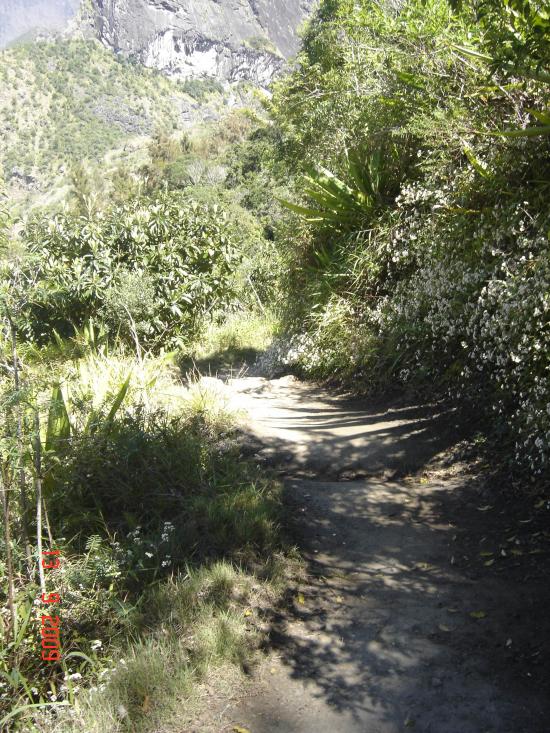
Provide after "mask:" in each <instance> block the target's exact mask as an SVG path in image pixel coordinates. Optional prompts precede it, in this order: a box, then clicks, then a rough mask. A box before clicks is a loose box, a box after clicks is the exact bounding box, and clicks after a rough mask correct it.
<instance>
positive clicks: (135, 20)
mask: <svg viewBox="0 0 550 733" xmlns="http://www.w3.org/2000/svg"><path fill="white" fill-rule="evenodd" d="M315 1H316V0H89V2H90V3H91V4H89V5H87V6H85V7H84V8H83V11H82V13H81V18H82V19H83V21H82V22H81V27H83V26H87V28H88V32H91V33H93V35H95V36H97V37H98V38H99V39H100V40H101V42H102V43H103V44H104V45H105V46H107V47H108V48H111V49H112V50H113V51H115V52H116V53H120V54H124V55H126V56H131V57H134V58H136V60H138V61H140V62H141V63H143V64H144V65H145V66H149V67H153V68H157V69H159V70H161V71H162V72H164V73H165V74H167V75H169V76H174V77H179V78H189V77H194V76H212V77H217V78H218V79H224V80H227V81H239V80H250V81H253V82H255V83H257V84H260V85H266V84H268V83H269V82H270V81H271V79H272V78H273V76H274V74H275V73H276V72H277V71H278V70H279V69H280V68H281V66H282V64H283V63H284V60H285V59H286V58H288V57H290V56H292V55H293V54H294V53H296V51H297V50H298V46H299V39H298V35H297V30H298V28H299V26H300V25H301V23H302V21H303V20H304V19H305V18H306V17H307V15H308V14H309V12H310V11H311V9H312V7H313V5H314V3H315Z"/></svg>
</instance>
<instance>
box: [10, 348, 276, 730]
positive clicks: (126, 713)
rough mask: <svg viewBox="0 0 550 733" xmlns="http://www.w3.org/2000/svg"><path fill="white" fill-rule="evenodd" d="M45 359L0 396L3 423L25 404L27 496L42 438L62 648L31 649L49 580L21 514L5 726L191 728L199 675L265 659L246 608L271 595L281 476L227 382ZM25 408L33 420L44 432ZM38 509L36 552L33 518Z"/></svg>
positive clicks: (160, 360)
mask: <svg viewBox="0 0 550 733" xmlns="http://www.w3.org/2000/svg"><path fill="white" fill-rule="evenodd" d="M49 353H50V357H51V354H52V352H51V350H50V352H49ZM63 353H67V350H66V349H65V350H64V351H63ZM69 353H70V352H69ZM33 355H34V357H36V352H35V351H34V350H33V349H32V348H29V349H27V350H25V348H23V349H21V351H20V352H19V357H18V358H19V360H20V364H21V383H22V384H24V385H30V384H32V390H31V391H29V390H30V387H27V386H25V387H24V389H25V390H27V391H26V392H25V396H24V399H23V395H21V394H20V395H16V397H17V399H16V397H14V393H13V390H12V391H11V392H10V390H9V385H8V384H7V383H4V395H5V397H4V401H3V403H2V405H3V409H4V410H5V411H7V412H6V414H7V415H8V417H9V416H10V415H12V416H13V410H14V409H15V408H16V407H17V405H21V406H22V409H23V416H24V420H23V427H24V431H23V434H22V435H21V444H22V453H21V454H20V455H19V457H18V458H17V457H14V460H17V461H18V463H16V464H14V469H15V472H14V479H13V480H14V481H15V480H16V479H17V477H18V473H17V467H18V466H20V467H21V468H22V470H23V472H24V473H25V474H28V476H27V482H26V484H25V491H26V495H27V498H28V500H29V501H30V500H31V499H32V492H31V488H32V487H33V485H34V486H35V485H36V480H35V482H34V484H33V480H32V479H33V476H32V475H31V470H32V462H31V463H28V462H27V458H26V451H27V448H26V447H25V446H26V443H27V440H29V441H30V443H31V444H32V445H35V446H36V445H37V444H38V441H39V442H40V445H41V455H42V463H41V469H40V476H41V486H42V495H43V499H42V501H43V520H44V521H45V522H46V523H47V530H46V526H45V528H44V532H43V543H44V546H45V547H50V546H51V545H52V544H53V546H55V548H56V549H59V550H60V551H61V556H62V563H61V565H60V567H59V568H58V569H54V570H51V571H49V572H48V574H47V576H46V578H45V581H44V582H45V592H48V593H50V592H51V593H58V594H59V595H60V597H61V599H62V602H61V605H60V607H59V615H60V617H61V619H62V644H63V655H62V657H61V660H60V661H59V662H56V663H51V664H48V665H46V664H45V663H43V662H42V661H41V659H40V655H39V653H38V652H37V644H38V648H39V639H38V636H37V634H38V627H37V624H36V622H35V617H36V613H37V612H39V609H40V605H38V606H37V603H38V604H39V601H37V599H39V597H40V592H41V588H40V585H39V582H38V578H37V575H36V565H35V561H34V560H31V564H30V567H29V566H27V562H26V559H25V547H24V541H23V538H22V534H21V532H22V525H21V518H20V515H18V514H17V513H16V512H15V511H14V512H12V515H11V518H10V524H9V527H10V529H11V532H12V538H11V539H10V547H11V549H12V553H11V560H10V566H9V567H8V566H7V564H6V562H5V558H6V555H5V554H3V555H2V564H1V565H0V569H1V572H2V574H3V576H4V578H7V577H9V579H10V583H11V586H10V587H11V588H12V599H11V605H10V606H9V607H7V608H6V612H5V614H4V616H3V620H4V625H3V629H4V632H3V636H2V639H1V646H0V652H1V654H0V665H1V666H0V669H1V670H2V673H3V683H2V684H3V687H2V689H1V692H0V702H1V707H0V720H2V726H3V729H6V730H14V731H17V730H22V731H23V730H38V731H43V730H44V731H45V730H50V729H51V728H52V726H55V729H56V730H60V731H67V732H69V731H70V732H71V733H73V732H74V733H76V731H86V733H89V731H94V730H97V731H100V730H101V731H112V732H113V733H114V732H115V731H123V730H127V729H131V730H136V731H143V733H145V732H146V731H153V730H157V729H158V727H159V726H162V725H176V726H177V725H179V726H182V725H183V726H185V725H186V721H187V720H188V719H189V720H190V719H191V718H192V716H193V715H194V714H195V712H196V707H195V702H196V698H197V691H198V686H199V685H200V684H201V683H202V681H203V680H205V679H206V678H209V677H210V675H211V674H212V672H213V670H217V669H222V670H224V672H223V675H221V676H220V679H224V680H227V684H229V683H230V682H231V684H235V683H236V682H237V681H238V678H239V676H240V674H241V670H242V668H243V667H246V666H247V665H249V664H250V663H251V662H252V660H253V658H254V656H255V653H256V649H257V647H258V639H259V636H258V632H257V630H256V628H257V624H256V623H255V619H256V620H257V618H258V617H257V611H254V613H253V612H252V610H250V609H252V608H258V607H261V606H262V605H263V604H265V602H266V599H269V598H270V597H272V594H273V593H274V592H275V591H274V587H275V586H274V585H273V582H272V581H271V580H270V578H273V579H274V580H275V579H276V575H277V573H278V572H279V570H277V569H276V568H275V566H274V565H273V558H274V557H278V556H279V554H280V552H281V550H282V544H281V539H280V535H279V513H280V496H279V487H278V485H277V484H275V483H274V482H272V481H271V480H269V479H267V478H265V477H264V476H262V475H261V474H260V472H259V469H258V468H257V467H256V466H254V465H251V464H248V463H246V462H245V461H243V460H242V459H241V458H240V456H239V451H238V448H237V441H235V440H234V436H235V428H234V425H235V420H234V416H233V415H232V414H231V412H230V411H229V409H228V407H227V400H226V399H225V398H224V395H223V393H222V391H221V388H217V389H216V390H213V389H212V387H211V386H209V385H208V384H204V383H202V382H201V381H196V382H195V383H191V384H189V386H185V385H184V383H183V380H182V378H181V376H180V372H179V370H178V369H177V367H176V366H175V364H174V356H173V355H166V356H163V357H151V356H146V355H143V354H142V355H140V356H139V357H135V356H128V355H124V353H122V352H117V351H116V350H114V349H111V350H108V349H107V347H105V346H102V347H100V348H99V349H97V348H96V346H94V345H91V346H90V347H89V350H88V352H87V353H86V354H85V355H83V356H80V358H77V359H69V360H67V359H66V358H64V359H63V360H61V361H57V362H55V371H54V375H55V377H54V378H53V379H52V376H51V374H50V373H49V372H50V371H51V367H52V364H53V363H52V362H50V363H49V370H48V369H46V368H45V363H44V362H43V361H42V362H41V361H39V360H36V359H35V361H33V360H32V358H33ZM42 357H43V355H42ZM31 378H32V381H31ZM29 410H30V411H32V412H33V413H34V414H35V415H37V419H38V423H39V427H38V428H37V432H35V433H33V434H32V435H27V433H26V432H25V431H28V430H30V429H31V427H32V425H34V424H35V423H36V420H35V421H34V422H33V421H32V420H30V418H29V415H30V412H29ZM10 419H12V418H10ZM16 447H17V441H15V442H14V443H13V449H14V450H15V448H16ZM35 450H36V448H35ZM35 479H36V477H35ZM14 510H15V507H14ZM29 519H30V521H29V525H28V531H29V536H28V541H29V542H30V543H31V547H32V550H33V555H34V554H35V552H36V533H37V531H39V530H37V527H36V525H35V522H34V520H33V519H32V518H30V517H29ZM5 528H6V524H5V523H4V532H3V533H2V536H1V541H2V542H3V543H4V548H5V543H6V534H5ZM281 557H282V556H281ZM282 562H283V561H282V560H281V563H282ZM10 609H11V613H12V617H11V618H10ZM194 701H195V702H194ZM65 707H67V710H65ZM12 713H13V715H12Z"/></svg>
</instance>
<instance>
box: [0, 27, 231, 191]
mask: <svg viewBox="0 0 550 733" xmlns="http://www.w3.org/2000/svg"><path fill="white" fill-rule="evenodd" d="M197 83H198V82H197ZM199 86H200V88H201V89H202V90H203V97H202V98H204V96H205V95H207V94H217V95H218V96H220V94H221V92H222V91H223V89H221V88H220V87H219V85H217V84H213V83H212V82H209V83H207V82H205V83H202V82H201V83H200V84H199ZM192 96H193V95H190V92H188V91H187V90H186V89H185V85H183V86H180V85H178V84H177V83H175V82H171V81H170V80H168V79H166V78H165V77H163V76H162V75H161V74H159V73H157V72H155V71H152V70H149V69H146V68H145V67H142V66H140V65H138V64H135V63H133V62H131V61H128V60H125V59H124V58H123V57H118V56H114V55H113V54H111V53H110V52H109V51H107V50H106V49H104V48H103V47H102V46H101V44H99V43H98V42H95V41H78V40H72V41H56V42H39V43H31V44H24V45H17V46H14V47H12V48H9V49H7V50H4V51H2V52H1V53H0V136H1V137H2V139H3V143H4V144H3V145H2V149H1V151H0V165H2V166H3V167H4V171H5V172H6V175H7V176H10V175H11V174H12V171H13V169H14V168H16V169H17V170H18V171H20V172H21V173H22V175H25V176H31V177H32V181H31V183H32V186H31V190H30V192H29V194H30V199H31V200H32V199H33V198H36V195H37V194H36V190H35V189H36V188H45V187H46V186H48V185H50V186H51V185H52V183H54V182H56V186H59V185H60V184H61V183H62V182H64V181H66V178H67V175H68V173H69V170H68V169H70V167H71V165H73V164H81V163H82V161H88V163H89V164H91V165H94V164H101V165H102V166H103V167H105V164H106V162H105V156H106V155H107V154H108V153H111V152H112V151H113V150H115V149H120V150H121V152H120V155H119V157H121V158H122V159H125V158H128V157H129V156H130V160H131V153H132V150H133V149H134V148H135V147H136V143H135V141H136V140H137V141H139V139H140V138H143V137H144V136H145V137H148V136H150V135H151V134H152V133H153V131H154V130H155V129H156V128H157V127H159V126H163V127H165V128H167V129H169V130H171V131H172V133H174V132H176V131H178V130H182V129H183V128H184V127H185V125H186V124H188V123H187V122H186V120H185V115H186V114H189V113H190V110H191V108H192V105H193V104H195V101H194V99H193V98H192ZM184 113H185V114H184ZM126 146H127V147H126ZM138 147H139V146H138ZM109 167H110V166H109ZM103 177H104V170H103V171H102V172H101V176H100V178H103Z"/></svg>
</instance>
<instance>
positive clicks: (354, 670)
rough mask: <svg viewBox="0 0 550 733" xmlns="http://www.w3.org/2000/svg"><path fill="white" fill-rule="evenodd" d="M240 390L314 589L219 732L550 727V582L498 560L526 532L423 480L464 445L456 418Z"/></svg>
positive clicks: (290, 389)
mask: <svg viewBox="0 0 550 733" xmlns="http://www.w3.org/2000/svg"><path fill="white" fill-rule="evenodd" d="M231 391H232V393H233V395H234V397H233V399H234V404H235V405H236V406H238V407H240V408H244V409H246V410H247V411H248V414H249V416H250V417H249V429H250V431H251V432H252V433H253V434H254V435H255V436H256V437H257V438H258V439H259V440H260V441H261V442H262V444H263V445H264V447H263V448H262V449H261V450H260V451H259V458H260V459H261V460H264V461H266V462H267V463H270V464H272V465H276V466H280V467H281V470H282V471H284V473H285V487H286V502H287V505H288V507H289V510H290V511H289V516H290V523H291V528H290V529H291V531H292V532H293V535H294V538H295V541H296V543H297V544H298V545H299V547H300V549H301V551H302V553H303V555H304V556H305V559H306V562H307V580H306V581H305V582H304V583H303V585H302V586H301V587H300V588H298V589H296V591H295V592H293V598H292V601H291V604H290V606H289V608H288V609H287V610H286V611H284V612H282V613H281V614H280V615H279V616H278V617H277V618H276V619H275V620H274V621H273V623H272V628H271V633H270V641H271V646H272V651H271V652H270V654H269V656H268V658H267V659H266V661H265V663H264V664H262V665H261V666H260V669H259V670H258V671H257V673H256V675H255V679H254V682H253V684H252V685H251V687H250V691H249V694H247V695H246V696H245V697H244V699H242V700H240V701H239V702H237V703H235V704H234V705H233V706H232V707H231V708H229V709H228V710H226V711H225V713H224V715H223V716H222V717H221V718H220V719H219V721H218V723H217V728H216V730H218V731H231V730H238V727H241V728H244V729H246V730H249V731H250V732H251V733H359V732H360V733H398V732H400V731H407V730H416V731H422V732H424V731H425V732H427V733H489V732H491V733H548V732H549V731H550V717H549V712H550V694H549V693H550V689H549V685H548V671H549V670H548V667H547V662H543V663H542V666H541V659H542V658H543V657H544V653H542V652H541V648H540V639H541V637H542V638H548V634H549V628H548V618H547V617H548V614H547V613H545V612H544V602H543V599H542V596H544V595H546V597H547V583H546V577H545V576H544V573H539V575H537V573H536V572H535V570H533V574H532V575H531V576H529V574H528V570H529V568H530V567H534V568H535V569H536V568H538V567H539V565H537V566H531V565H529V566H528V567H527V570H526V568H525V567H523V566H520V567H519V570H518V565H520V563H516V565H515V566H514V565H513V564H511V565H509V566H504V565H503V564H500V565H498V562H497V564H496V565H495V558H497V560H498V559H502V561H503V563H504V561H505V560H506V561H507V560H508V559H513V558H511V557H510V555H509V553H508V554H507V553H505V557H504V556H502V558H499V556H498V550H496V549H495V551H494V553H493V554H490V552H489V551H490V550H493V549H494V548H493V545H496V543H497V541H500V538H501V535H504V534H505V532H506V531H508V536H509V534H510V531H511V530H510V528H509V527H506V526H505V525H506V523H507V522H508V519H507V518H506V517H504V518H502V517H500V518H497V519H495V522H494V527H493V526H491V528H489V529H487V525H491V522H492V519H489V521H488V517H493V516H495V515H494V513H493V511H492V507H491V509H490V510H488V509H486V508H485V506H483V503H484V502H486V497H485V496H484V494H483V489H482V488H480V487H479V486H478V485H475V486H469V485H468V484H467V480H466V479H465V478H464V477H463V478H460V477H457V476H455V477H454V478H453V477H450V478H449V477H438V476H437V475H436V477H435V478H419V477H418V476H417V477H416V478H410V475H411V473H412V472H414V471H415V470H416V469H419V468H421V467H422V466H424V465H425V464H426V462H427V461H428V460H429V459H430V458H432V457H433V456H434V455H435V454H436V453H438V452H439V451H441V450H443V449H445V448H446V447H447V446H449V445H450V444H451V443H452V441H453V439H454V440H455V441H456V437H457V430H456V426H455V425H454V422H455V421H454V419H453V415H452V414H445V413H442V412H441V411H440V410H437V409H436V408H433V407H431V408H430V407H417V406H414V405H403V404H401V405H397V404H394V405H384V406H381V405H378V406H376V405H374V406H373V405H370V406H369V405H368V404H366V403H358V402H353V401H349V400H346V399H345V398H343V397H338V396H333V395H331V394H329V393H327V392H325V391H323V390H319V389H316V388H315V387H312V386H309V385H304V384H301V383H299V382H297V381H296V380H294V379H292V378H285V379H282V380H275V381H267V380H263V379H260V378H249V379H238V380H234V381H233V382H232V383H231ZM462 522H464V525H463V524H462ZM522 526H523V525H522ZM526 526H527V525H526ZM525 531H527V530H525ZM536 536H537V537H538V536H540V533H539V534H538V535H536ZM529 537H531V535H529ZM526 538H527V535H526V536H525V538H524V537H523V536H522V537H521V539H520V540H518V539H517V538H514V542H516V543H518V544H514V545H513V546H514V547H518V546H522V547H523V546H524V544H520V542H521V543H525V542H526V541H527V539H526ZM503 541H504V540H503ZM508 547H509V546H508ZM484 548H485V549H486V550H487V551H486V552H483V549H484ZM514 557H515V556H514ZM487 558H489V560H488V559H487ZM491 559H493V562H492V563H491V562H490V560H491ZM501 568H504V572H502V570H501ZM541 594H542V596H541ZM541 602H542V603H543V608H542V611H541V608H540V604H541ZM541 653H542V657H541ZM544 658H545V659H547V655H546V657H544ZM537 665H538V666H537ZM234 726H238V727H237V728H234Z"/></svg>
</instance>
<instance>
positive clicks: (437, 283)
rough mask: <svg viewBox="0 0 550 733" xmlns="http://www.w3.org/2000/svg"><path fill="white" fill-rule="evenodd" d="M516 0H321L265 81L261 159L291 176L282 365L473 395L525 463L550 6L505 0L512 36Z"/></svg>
mask: <svg viewBox="0 0 550 733" xmlns="http://www.w3.org/2000/svg"><path fill="white" fill-rule="evenodd" d="M515 5H516V4H514V3H510V4H504V6H503V5H502V4H501V3H481V4H480V6H479V9H478V8H476V7H475V4H470V3H463V7H462V10H461V11H457V12H453V10H452V9H451V7H450V6H449V5H448V4H447V3H446V2H443V1H442V0H432V1H430V2H415V1H413V0H411V1H410V2H406V3H405V4H404V5H403V7H402V8H401V10H400V11H399V12H387V11H385V10H383V9H382V8H381V7H380V6H379V5H378V4H377V3H376V2H368V1H366V0H365V1H363V2H361V3H354V2H351V1H350V2H347V1H346V0H341V1H334V0H331V1H329V0H327V1H326V2H323V3H321V7H320V9H319V12H318V14H317V16H316V18H315V19H314V20H313V22H312V23H311V25H310V27H309V29H308V31H307V33H306V35H305V39H304V50H303V52H302V54H301V56H300V57H299V66H298V68H297V69H296V70H295V71H294V72H293V73H292V74H291V75H290V76H288V77H287V78H285V79H283V80H282V81H280V82H278V83H277V84H276V86H275V90H274V91H275V94H274V97H273V100H272V102H271V104H270V112H271V115H272V118H273V120H274V124H275V129H276V131H277V134H276V135H273V136H272V137H273V143H272V152H271V157H272V159H274V160H276V161H277V162H276V163H275V165H274V167H273V170H274V172H275V173H276V174H277V175H279V176H280V161H281V160H284V161H285V163H286V169H285V171H284V173H283V176H280V178H279V180H283V179H284V177H286V179H288V178H290V177H293V178H294V193H293V195H291V196H288V195H284V196H282V197H281V198H282V204H283V206H284V207H285V208H287V209H288V208H290V209H291V210H292V211H293V212H295V214H296V216H295V217H294V218H293V220H292V221H291V222H287V219H288V217H287V218H285V220H284V221H283V222H282V223H280V224H279V225H278V239H277V241H278V247H279V251H280V252H281V253H282V257H283V260H284V261H285V263H286V268H285V272H284V274H283V277H282V280H281V282H282V289H283V292H282V296H281V300H282V312H283V316H284V319H285V321H286V324H287V325H286V328H287V332H288V333H289V335H290V345H289V346H288V347H287V352H286V356H285V357H284V358H285V360H286V361H287V363H292V364H294V365H295V367H296V368H299V369H300V370H301V371H302V372H303V373H304V374H307V375H310V376H313V377H320V378H331V379H334V378H338V379H341V380H344V381H347V382H349V383H350V384H353V385H354V387H355V388H357V387H360V388H361V389H362V390H364V391H375V390H380V389H387V388H390V387H391V388H393V389H395V388H396V387H397V386H398V385H406V386H407V388H409V389H416V390H420V391H423V390H427V391H428V392H429V393H431V394H433V391H434V389H435V390H436V391H437V392H439V393H440V394H441V395H444V394H448V395H449V396H450V397H452V398H453V399H455V400H458V401H459V402H464V401H466V402H470V403H471V404H474V405H475V406H476V408H477V410H478V412H479V415H480V419H481V420H482V421H484V422H485V423H486V424H487V421H488V424H489V427H490V428H491V429H492V430H493V431H494V432H495V434H497V435H498V436H499V441H500V442H501V443H502V445H504V446H506V449H507V451H508V454H509V455H510V456H511V457H512V456H513V459H512V463H514V464H515V465H516V466H517V465H522V466H524V467H525V469H526V470H527V472H528V473H529V474H537V473H540V472H544V471H546V470H547V469H548V465H549V464H548V461H549V457H548V451H547V445H548V439H549V436H550V418H549V412H548V405H549V404H550V371H549V369H550V366H549V361H548V356H549V354H550V329H549V313H550V310H549V309H550V301H549V300H548V292H549V282H550V281H549V277H550V260H549V257H548V252H549V247H548V232H549V230H550V219H549V211H548V206H547V201H548V195H549V190H550V176H549V170H550V169H549V161H550V156H549V146H548V140H549V138H548V136H547V134H546V132H545V127H544V124H546V123H545V122H544V121H545V120H546V117H545V115H546V114H547V112H545V110H546V109H547V105H548V98H549V86H548V83H547V78H546V77H547V73H548V68H549V62H550V59H549V57H548V53H547V51H548V16H547V11H544V10H543V9H541V5H540V3H518V5H521V6H522V7H523V9H524V13H525V14H524V16H521V17H520V16H517V18H516V16H515V15H514V17H515V18H516V20H517V22H518V23H519V24H520V25H521V28H522V29H523V30H522V31H521V33H523V34H524V35H521V33H520V31H519V30H518V32H517V33H516V34H515V35H514V38H516V40H518V39H519V40H518V43H519V41H520V40H521V39H523V40H521V44H520V46H521V47H518V48H516V46H515V45H514V43H512V32H511V30H510V29H511V27H512V26H511V25H510V23H509V18H510V17H511V16H510V14H514V13H515V11H514V8H515ZM522 12H523V11H522ZM537 13H538V16H537V17H540V23H538V25H534V26H533V27H530V28H528V25H529V22H530V21H528V20H525V18H527V17H531V15H533V16H535V15H537ZM480 14H481V15H482V18H481V20H480ZM521 18H523V20H522V19H521ZM478 21H479V22H478ZM524 21H525V22H524ZM514 22H515V21H514ZM514 33H515V31H514ZM499 38H500V39H501V41H502V44H501V45H499V44H498V43H497V42H496V40H495V39H499ZM498 49H500V51H501V53H497V50H498ZM511 59H512V60H513V59H515V62H517V63H515V66H514V65H511ZM539 123H543V124H539ZM535 133H536V134H535ZM262 150H263V143H262V147H260V154H261V155H265V153H264V152H262ZM304 324H305V328H304Z"/></svg>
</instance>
